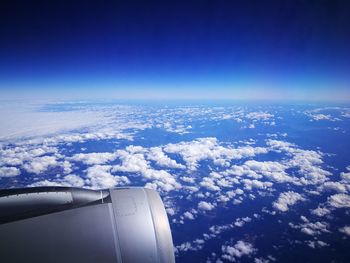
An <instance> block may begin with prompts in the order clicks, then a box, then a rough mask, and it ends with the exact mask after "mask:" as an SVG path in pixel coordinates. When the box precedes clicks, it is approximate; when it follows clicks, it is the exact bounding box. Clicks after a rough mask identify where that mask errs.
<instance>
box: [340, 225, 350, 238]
mask: <svg viewBox="0 0 350 263" xmlns="http://www.w3.org/2000/svg"><path fill="white" fill-rule="evenodd" d="M339 231H340V232H341V233H344V234H345V235H347V236H350V226H344V227H341V228H339Z"/></svg>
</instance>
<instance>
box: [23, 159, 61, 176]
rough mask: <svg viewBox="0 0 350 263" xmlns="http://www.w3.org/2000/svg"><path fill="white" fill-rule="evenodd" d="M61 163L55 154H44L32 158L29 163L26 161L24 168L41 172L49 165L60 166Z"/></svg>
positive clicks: (32, 171) (30, 171) (28, 170)
mask: <svg viewBox="0 0 350 263" xmlns="http://www.w3.org/2000/svg"><path fill="white" fill-rule="evenodd" d="M58 165H59V163H58V162H57V160H56V157H55V156H43V157H37V158H34V159H32V160H31V161H30V162H29V163H26V164H25V165H24V166H23V168H24V169H25V170H26V171H27V172H29V173H34V174H41V173H43V172H44V171H46V170H47V169H48V168H49V167H53V166H58Z"/></svg>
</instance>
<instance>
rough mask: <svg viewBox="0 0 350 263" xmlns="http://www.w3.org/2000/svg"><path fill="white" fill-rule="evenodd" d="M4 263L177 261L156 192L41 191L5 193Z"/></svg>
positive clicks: (0, 228)
mask: <svg viewBox="0 0 350 263" xmlns="http://www.w3.org/2000/svg"><path fill="white" fill-rule="evenodd" d="M0 237H1V238H0V262H6V263H10V262H16V263H17V262H21V263H22V262H36V263H40V262H50V263H54V262H55V263H56V262H57V263H62V262H64V263H69V262H72V263H73V262H74V263H77V262H83V263H96V262H101V263H112V262H113V263H116V262H118V263H122V262H123V263H126V262H130V263H134V262H135V263H136V262H143V263H148V262H149V263H151V262H152V263H154V262H159V263H172V262H175V259H174V251H173V242H172V237H171V231H170V226H169V222H168V217H167V214H166V212H165V209H164V205H163V203H162V200H161V199H160V197H159V195H158V193H157V192H156V191H154V190H150V189H145V188H115V189H108V190H101V191H94V190H86V189H79V188H69V187H36V188H24V189H7V190H1V191H0Z"/></svg>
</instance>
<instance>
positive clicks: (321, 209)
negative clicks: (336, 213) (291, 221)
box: [311, 207, 331, 217]
mask: <svg viewBox="0 0 350 263" xmlns="http://www.w3.org/2000/svg"><path fill="white" fill-rule="evenodd" d="M330 213H331V210H329V209H328V208H326V207H317V208H316V209H314V210H311V214H313V215H315V216H319V217H322V216H325V215H328V214H330Z"/></svg>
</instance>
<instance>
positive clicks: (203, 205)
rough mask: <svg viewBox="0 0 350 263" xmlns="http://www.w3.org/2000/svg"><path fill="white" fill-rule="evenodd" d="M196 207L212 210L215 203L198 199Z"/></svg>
mask: <svg viewBox="0 0 350 263" xmlns="http://www.w3.org/2000/svg"><path fill="white" fill-rule="evenodd" d="M198 208H199V209H200V210H204V211H210V210H213V209H214V208H215V205H213V204H211V203H208V202H205V201H200V202H199V203H198Z"/></svg>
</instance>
